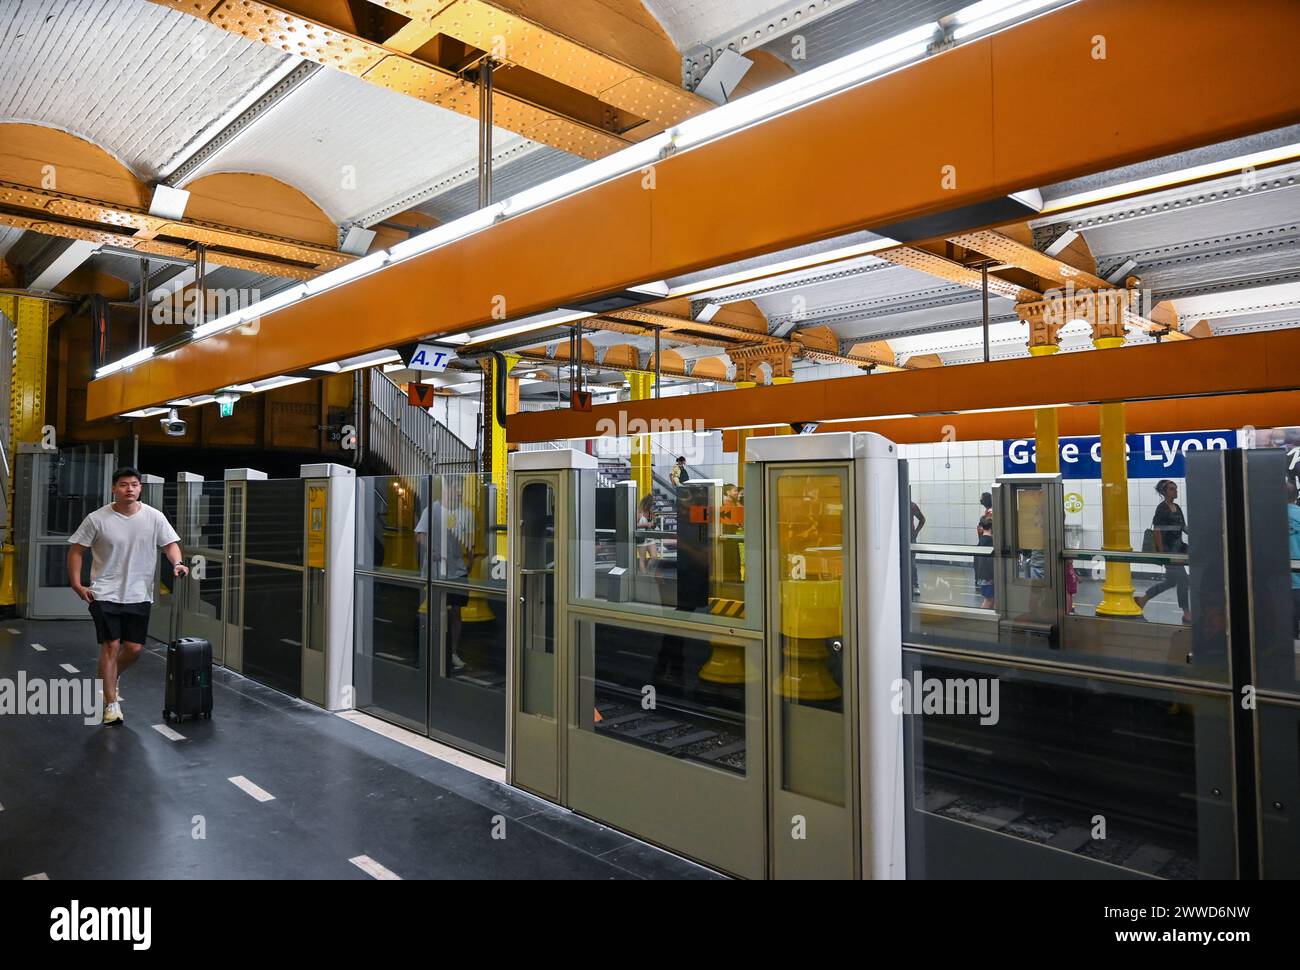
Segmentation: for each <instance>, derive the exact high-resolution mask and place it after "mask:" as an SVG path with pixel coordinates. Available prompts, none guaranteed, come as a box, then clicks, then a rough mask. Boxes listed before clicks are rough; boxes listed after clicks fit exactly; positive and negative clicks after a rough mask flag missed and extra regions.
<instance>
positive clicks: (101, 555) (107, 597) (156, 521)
mask: <svg viewBox="0 0 1300 970" xmlns="http://www.w3.org/2000/svg"><path fill="white" fill-rule="evenodd" d="M180 538H181V537H180V536H178V535H177V534H176V530H175V529H173V528H172V526H171V523H170V522H168V521H167V516H165V515H163V514H162V513H161V512H159V511H158V510H157V509H155V508H153V507H151V506H148V505H145V504H144V503H143V502H141V503H140V507H139V508H138V509H137V510H136V512H135V514H134V515H123V514H122V513H121V512H118V511H117V510H116V509H114V508H113V505H112V503H109V504H108V505H105V506H104V507H103V508H101V509H96V510H95V511H94V512H91V513H90V514H89V515H88V516H86V518H85V521H83V522H82V523H81V526H80V527H79V528H78V529H77V531H76V532H74V533H73V534H72V535H71V536H70V537H69V538H68V542H69V543H76V544H77V545H79V546H89V547H90V554H91V565H90V591H91V592H92V593H94V594H95V599H97V600H103V601H104V602H106V603H152V602H153V576H154V569H155V568H156V567H157V565H158V550H159V549H160V548H162V547H163V546H165V545H168V544H170V543H173V542H180Z"/></svg>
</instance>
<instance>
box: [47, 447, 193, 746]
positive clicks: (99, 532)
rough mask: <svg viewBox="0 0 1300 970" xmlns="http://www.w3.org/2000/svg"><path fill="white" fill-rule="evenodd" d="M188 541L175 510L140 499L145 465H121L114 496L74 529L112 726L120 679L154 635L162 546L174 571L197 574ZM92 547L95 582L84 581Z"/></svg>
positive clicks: (77, 573) (76, 566) (77, 583)
mask: <svg viewBox="0 0 1300 970" xmlns="http://www.w3.org/2000/svg"><path fill="white" fill-rule="evenodd" d="M180 542H181V537H180V536H178V535H177V534H176V530H175V529H173V528H172V525H171V523H170V522H168V521H167V516H165V515H163V514H162V512H160V511H159V510H158V509H155V508H152V507H150V506H148V505H145V504H144V503H143V502H141V501H140V473H139V472H138V471H136V470H135V469H134V468H119V469H118V470H117V471H115V472H113V501H112V502H110V503H109V504H108V505H105V506H104V507H103V508H100V509H96V510H95V511H94V512H91V513H90V514H89V515H88V516H86V518H85V519H84V520H82V523H81V525H80V526H79V527H78V528H77V531H76V532H74V533H73V534H72V535H71V536H69V537H68V584H69V585H70V586H71V587H72V590H73V592H75V593H76V594H77V595H78V596H80V597H81V598H82V599H83V600H84V601H85V602H86V604H87V605H88V606H89V608H90V617H91V619H92V620H94V621H95V637H96V639H97V640H98V641H99V679H100V681H101V682H102V683H103V685H104V704H105V707H104V724H105V725H106V726H108V725H114V724H121V723H122V722H123V717H122V703H121V698H120V697H119V696H118V693H117V679H118V677H120V676H121V674H122V672H123V671H124V670H126V669H127V668H128V667H130V666H131V665H132V664H133V663H135V662H136V660H137V659H138V658H139V656H140V650H141V649H142V648H143V646H144V641H145V638H146V637H147V636H148V635H149V613H150V610H152V608H153V577H154V570H155V569H156V568H157V566H158V550H159V549H160V548H161V549H162V551H163V555H164V556H166V557H167V561H168V562H169V563H171V567H172V575H173V576H188V575H189V569H188V568H187V567H186V566H185V564H184V563H182V562H181V546H180ZM87 549H89V550H90V555H91V565H90V585H89V586H83V585H82V584H81V573H82V563H83V561H84V559H85V554H86V550H87ZM173 595H175V593H173Z"/></svg>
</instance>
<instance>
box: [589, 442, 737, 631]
mask: <svg viewBox="0 0 1300 970" xmlns="http://www.w3.org/2000/svg"><path fill="white" fill-rule="evenodd" d="M674 468H676V466H674ZM631 476H632V471H630V470H629V471H623V470H621V469H616V470H614V471H612V472H611V471H610V470H609V469H607V468H600V469H591V470H583V471H581V472H579V473H578V482H579V487H578V503H579V506H580V509H579V521H591V522H592V523H594V530H593V532H592V534H589V535H578V536H577V537H576V541H577V542H578V543H580V544H581V545H582V546H583V550H582V551H583V554H582V555H580V556H579V562H580V563H585V566H584V567H583V568H585V569H586V570H588V575H585V576H580V577H578V588H579V589H586V590H591V591H592V593H591V598H593V599H594V600H597V601H600V602H603V603H618V604H626V605H627V606H628V607H630V608H632V609H633V610H638V611H641V612H656V613H661V614H665V615H674V616H680V615H682V614H690V615H691V616H692V618H693V619H694V618H698V619H705V620H708V619H710V618H717V620H718V622H723V623H725V622H730V623H731V624H732V625H735V624H736V622H737V621H743V620H744V619H745V617H746V610H745V576H746V568H745V561H746V559H745V492H744V487H743V484H742V476H741V469H740V468H739V467H738V466H737V465H736V464H735V463H734V462H732V463H727V464H717V465H703V464H692V463H688V464H687V465H686V466H684V470H683V471H681V472H676V471H673V472H669V471H666V470H660V469H658V468H656V469H653V470H652V471H651V474H650V478H649V487H648V489H647V488H646V487H645V484H644V483H641V484H640V485H638V483H636V482H634V481H631V480H630V479H631ZM639 488H640V490H639ZM584 516H586V518H585V519H584ZM747 625H748V624H747Z"/></svg>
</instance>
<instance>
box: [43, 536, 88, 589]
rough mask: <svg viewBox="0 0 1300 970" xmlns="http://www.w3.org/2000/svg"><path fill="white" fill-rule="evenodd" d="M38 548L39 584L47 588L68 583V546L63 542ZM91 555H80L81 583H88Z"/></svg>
mask: <svg viewBox="0 0 1300 970" xmlns="http://www.w3.org/2000/svg"><path fill="white" fill-rule="evenodd" d="M37 549H39V550H40V552H39V555H40V557H41V560H40V563H41V573H40V585H41V586H42V587H45V588H47V589H54V588H61V587H65V586H67V585H68V547H67V546H66V545H63V544H58V545H42V546H37ZM92 559H93V557H92V556H82V557H81V583H82V585H83V586H89V585H90V568H91V562H92Z"/></svg>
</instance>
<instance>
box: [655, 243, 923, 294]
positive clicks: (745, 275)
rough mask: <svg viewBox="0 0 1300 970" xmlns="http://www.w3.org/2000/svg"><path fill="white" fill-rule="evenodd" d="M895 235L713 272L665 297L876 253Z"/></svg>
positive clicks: (679, 287)
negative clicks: (736, 268)
mask: <svg viewBox="0 0 1300 970" xmlns="http://www.w3.org/2000/svg"><path fill="white" fill-rule="evenodd" d="M900 245H902V243H900V242H899V241H898V240H897V239H887V238H885V237H884V236H881V237H880V238H879V239H873V240H871V242H866V243H859V244H858V245H856V246H844V247H842V248H841V249H831V250H828V251H826V252H823V253H815V254H814V255H812V256H799V257H797V258H795V259H787V260H784V261H783V262H779V263H771V264H769V265H767V266H758V267H755V268H754V269H747V270H740V271H738V272H735V273H727V274H725V275H723V276H716V277H714V278H713V279H710V280H701V281H700V282H698V283H685V284H683V285H682V286H678V287H673V288H672V289H670V290H669V291H668V296H669V297H677V296H693V295H695V294H697V293H705V292H708V291H709V290H719V289H722V288H723V287H727V286H736V285H737V284H740V283H752V282H753V281H755V280H762V279H768V278H770V277H774V276H785V275H786V274H787V273H794V272H797V271H799V270H802V269H811V268H812V267H815V266H822V265H825V264H827V263H838V262H842V261H843V260H846V259H854V258H856V257H858V256H868V255H870V254H871V253H878V252H880V251H881V250H882V249H893V248H895V247H896V246H900Z"/></svg>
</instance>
